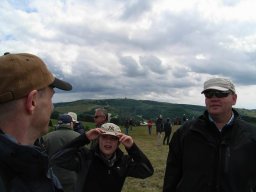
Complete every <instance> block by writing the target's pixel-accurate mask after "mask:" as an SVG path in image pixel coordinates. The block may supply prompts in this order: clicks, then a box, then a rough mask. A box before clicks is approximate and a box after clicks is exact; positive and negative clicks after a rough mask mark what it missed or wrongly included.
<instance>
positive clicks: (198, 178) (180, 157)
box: [163, 78, 256, 192]
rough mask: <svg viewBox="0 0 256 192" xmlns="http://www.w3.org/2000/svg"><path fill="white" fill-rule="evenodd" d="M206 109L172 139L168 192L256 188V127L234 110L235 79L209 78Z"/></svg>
mask: <svg viewBox="0 0 256 192" xmlns="http://www.w3.org/2000/svg"><path fill="white" fill-rule="evenodd" d="M202 94H204V96H205V104H206V111H205V112H204V114H203V115H201V116H200V117H198V118H197V119H195V120H192V121H187V122H186V123H185V124H184V125H183V126H182V127H181V128H180V129H178V130H177V131H176V132H175V133H174V135H173V137H172V139H171V142H170V145H169V154H168V157H167V163H166V171H165V177H164V185H163V192H170V191H179V192H187V191H197V192H206V191H207V192H249V191H250V192H253V191H255V187H256V163H255V162H256V127H254V126H252V125H250V124H249V123H247V122H245V121H244V120H242V119H241V118H240V116H239V114H238V112H237V111H236V110H235V109H233V106H234V105H235V104H236V101H237V93H236V90H235V86H234V84H233V83H232V82H231V81H230V80H228V79H226V78H212V79H209V80H207V81H206V82H205V83H204V88H203V91H202Z"/></svg>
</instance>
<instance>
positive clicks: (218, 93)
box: [204, 91, 231, 99]
mask: <svg viewBox="0 0 256 192" xmlns="http://www.w3.org/2000/svg"><path fill="white" fill-rule="evenodd" d="M230 93H231V92H230V91H205V92H204V96H205V97H206V98H208V99H209V98H212V97H213V96H215V97H217V98H223V97H227V96H228V95H229V94H230Z"/></svg>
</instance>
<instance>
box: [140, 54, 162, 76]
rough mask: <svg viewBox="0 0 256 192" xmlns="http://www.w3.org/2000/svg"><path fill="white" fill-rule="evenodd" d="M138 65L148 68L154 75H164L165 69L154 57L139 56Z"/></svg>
mask: <svg viewBox="0 0 256 192" xmlns="http://www.w3.org/2000/svg"><path fill="white" fill-rule="evenodd" d="M140 63H141V65H142V66H145V67H147V68H149V69H150V70H151V71H152V72H154V73H158V74H165V73H166V67H164V66H163V64H162V61H161V60H160V59H159V58H157V57H156V56H152V55H150V56H140Z"/></svg>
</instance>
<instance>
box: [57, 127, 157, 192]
mask: <svg viewBox="0 0 256 192" xmlns="http://www.w3.org/2000/svg"><path fill="white" fill-rule="evenodd" d="M95 138H99V141H98V143H97V145H96V147H95V148H92V149H88V148H85V147H82V146H84V145H85V144H89V143H90V141H92V140H93V139H95ZM120 143H121V144H123V146H124V147H125V149H126V151H127V152H128V155H125V154H124V153H123V152H122V151H121V150H120V148H119V144H120ZM52 163H53V164H57V165H58V166H60V167H63V168H66V169H70V170H73V171H76V172H77V173H78V175H79V176H78V182H77V188H76V190H75V191H76V192H84V191H88V192H90V191H93V192H103V191H111V192H121V190H122V187H123V184H124V181H125V178H126V177H127V176H130V177H135V178H142V179H144V178H147V177H149V176H151V175H152V174H153V172H154V170H153V167H152V165H151V163H150V161H149V160H148V158H147V157H146V156H145V154H144V153H143V152H142V151H141V150H140V149H139V148H138V146H137V145H136V144H135V143H134V141H133V139H132V137H131V136H128V135H125V134H123V133H121V130H120V128H119V126H117V125H115V124H113V123H105V124H103V125H102V126H101V128H94V129H91V130H89V131H88V132H86V133H85V135H81V136H79V137H78V138H76V139H75V140H73V141H71V143H69V144H68V145H66V146H65V147H64V148H63V149H62V150H60V151H59V152H57V153H56V154H55V155H54V156H53V158H52Z"/></svg>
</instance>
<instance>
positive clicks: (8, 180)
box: [0, 53, 72, 192]
mask: <svg viewBox="0 0 256 192" xmlns="http://www.w3.org/2000/svg"><path fill="white" fill-rule="evenodd" d="M0 82H1V83H0V189H1V192H2V191H7V192H9V191H20V192H31V191H33V192H45V191H47V192H53V191H62V190H61V188H60V187H58V186H57V185H56V184H57V183H54V182H55V181H56V180H53V178H54V175H53V174H51V172H50V171H48V157H47V156H46V155H44V154H43V153H42V152H41V151H40V149H39V148H37V147H35V146H34V145H33V144H34V142H35V140H36V139H37V138H39V137H40V136H42V135H43V134H45V133H47V132H48V124H49V120H50V115H51V113H52V110H53V104H52V97H53V94H54V88H58V89H62V90H67V91H69V90H71V89H72V86H71V85H70V84H69V83H67V82H65V81H62V80H60V79H57V78H56V77H54V76H53V74H52V73H51V72H50V71H49V70H48V69H47V67H46V64H45V63H44V62H43V61H42V60H41V59H40V58H39V57H37V56H35V55H32V54H28V53H18V54H10V53H5V54H4V55H3V56H0Z"/></svg>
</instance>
